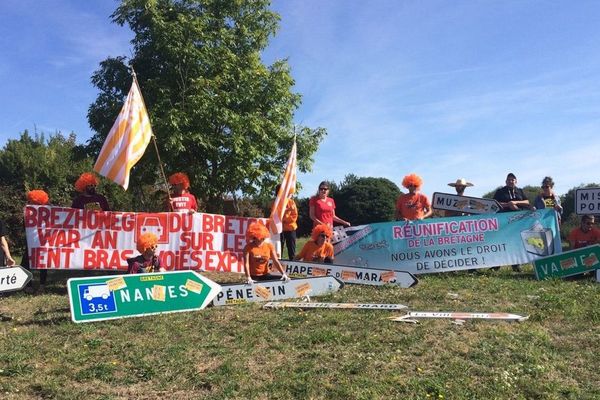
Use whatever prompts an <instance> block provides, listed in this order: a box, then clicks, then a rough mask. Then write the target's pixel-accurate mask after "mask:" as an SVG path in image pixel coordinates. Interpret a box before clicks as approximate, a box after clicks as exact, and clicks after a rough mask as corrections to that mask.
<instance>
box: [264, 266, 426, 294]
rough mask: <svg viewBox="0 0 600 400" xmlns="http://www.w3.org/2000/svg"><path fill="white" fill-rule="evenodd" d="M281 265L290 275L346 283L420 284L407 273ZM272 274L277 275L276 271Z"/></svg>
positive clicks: (359, 268)
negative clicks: (316, 277)
mask: <svg viewBox="0 0 600 400" xmlns="http://www.w3.org/2000/svg"><path fill="white" fill-rule="evenodd" d="M281 264H282V265H283V266H284V267H285V272H286V273H287V274H288V275H302V276H334V277H336V278H338V279H339V280H341V281H342V282H344V283H356V284H361V285H376V286H381V285H385V284H390V285H397V286H400V287H403V288H409V287H412V286H414V285H416V284H417V282H419V281H418V280H417V278H415V276H414V275H413V274H411V273H410V272H406V271H391V270H387V269H374V268H361V267H351V266H347V265H337V264H320V263H313V262H305V261H287V260H281ZM271 273H272V274H277V273H276V272H275V271H272V272H271Z"/></svg>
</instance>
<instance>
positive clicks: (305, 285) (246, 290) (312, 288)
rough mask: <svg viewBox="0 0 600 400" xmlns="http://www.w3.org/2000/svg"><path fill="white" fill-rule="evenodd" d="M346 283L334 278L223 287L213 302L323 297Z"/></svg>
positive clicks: (228, 302) (234, 302) (229, 302)
mask: <svg viewBox="0 0 600 400" xmlns="http://www.w3.org/2000/svg"><path fill="white" fill-rule="evenodd" d="M342 287H344V283H343V282H341V281H339V280H337V279H335V278H334V277H333V276H321V277H317V278H314V277H313V278H301V279H292V280H290V281H288V282H283V281H280V280H275V281H264V282H257V283H254V284H252V285H248V284H238V285H223V287H222V289H221V293H219V294H218V295H217V297H216V298H215V299H214V300H213V304H214V305H215V306H224V305H230V304H241V303H247V302H255V301H270V300H284V299H293V298H299V297H304V296H321V295H325V294H329V293H333V292H336V291H338V290H339V289H341V288H342Z"/></svg>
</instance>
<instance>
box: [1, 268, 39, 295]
mask: <svg viewBox="0 0 600 400" xmlns="http://www.w3.org/2000/svg"><path fill="white" fill-rule="evenodd" d="M31 278H32V275H31V272H29V271H27V270H26V269H25V268H23V267H21V266H20V265H13V266H12V267H6V268H0V293H3V292H12V291H14V290H21V289H23V288H24V287H25V285H27V283H29V281H30V280H31Z"/></svg>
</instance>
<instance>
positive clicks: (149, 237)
mask: <svg viewBox="0 0 600 400" xmlns="http://www.w3.org/2000/svg"><path fill="white" fill-rule="evenodd" d="M157 244H158V237H157V236H156V235H155V234H154V233H152V232H147V233H143V234H142V235H140V237H139V238H138V240H137V243H136V244H135V245H136V248H137V251H139V252H140V253H144V252H145V251H146V250H148V249H150V248H152V247H154V246H156V245H157Z"/></svg>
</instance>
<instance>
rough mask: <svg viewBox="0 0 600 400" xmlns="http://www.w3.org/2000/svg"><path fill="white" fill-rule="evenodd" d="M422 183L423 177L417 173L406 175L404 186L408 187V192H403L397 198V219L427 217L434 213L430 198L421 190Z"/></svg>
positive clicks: (406, 219) (408, 219) (405, 219)
mask: <svg viewBox="0 0 600 400" xmlns="http://www.w3.org/2000/svg"><path fill="white" fill-rule="evenodd" d="M422 185H423V179H421V177H420V176H419V175H417V174H410V175H406V176H405V177H404V179H403V180H402V186H404V187H405V188H407V189H408V193H406V194H401V195H400V196H399V197H398V200H396V221H414V220H417V219H425V218H427V217H429V216H430V215H431V214H432V212H433V210H432V209H431V203H430V202H429V199H428V198H427V196H425V195H424V194H422V193H420V192H419V190H420V189H421V186H422Z"/></svg>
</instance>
